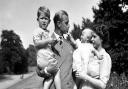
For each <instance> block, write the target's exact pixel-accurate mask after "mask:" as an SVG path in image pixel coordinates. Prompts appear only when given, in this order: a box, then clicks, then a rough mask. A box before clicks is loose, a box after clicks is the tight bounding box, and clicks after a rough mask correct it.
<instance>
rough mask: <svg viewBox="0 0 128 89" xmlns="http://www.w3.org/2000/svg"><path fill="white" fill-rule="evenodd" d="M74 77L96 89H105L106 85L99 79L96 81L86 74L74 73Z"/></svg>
mask: <svg viewBox="0 0 128 89" xmlns="http://www.w3.org/2000/svg"><path fill="white" fill-rule="evenodd" d="M76 77H78V78H80V79H82V80H84V81H88V82H90V83H91V84H92V85H93V86H94V87H96V88H98V89H105V87H106V84H105V83H104V82H103V81H102V80H100V79H96V78H92V77H91V76H89V75H87V74H86V73H84V72H83V73H82V72H78V71H77V72H76Z"/></svg>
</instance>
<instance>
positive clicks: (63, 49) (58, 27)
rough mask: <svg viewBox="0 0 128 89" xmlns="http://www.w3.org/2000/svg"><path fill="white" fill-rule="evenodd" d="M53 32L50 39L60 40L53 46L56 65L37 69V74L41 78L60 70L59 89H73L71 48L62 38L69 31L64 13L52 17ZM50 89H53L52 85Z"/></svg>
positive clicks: (67, 18) (59, 12)
mask: <svg viewBox="0 0 128 89" xmlns="http://www.w3.org/2000/svg"><path fill="white" fill-rule="evenodd" d="M53 20H54V25H55V31H54V33H53V34H52V37H54V38H56V39H60V41H59V42H57V43H56V44H55V46H54V48H55V51H54V53H55V57H56V59H57V61H58V64H57V66H56V64H55V65H54V63H51V64H49V66H48V67H47V69H45V70H39V69H38V68H37V74H38V75H39V76H42V77H47V76H48V75H47V73H48V74H49V73H54V72H56V71H57V70H58V67H59V68H60V78H61V89H73V83H74V82H73V78H72V61H73V60H72V52H73V48H72V46H71V44H70V43H69V41H67V39H65V38H64V37H63V35H64V34H66V33H67V32H68V30H69V17H68V14H67V12H66V11H64V10H60V11H58V12H57V13H56V14H55V16H54V19H53ZM51 89H55V88H54V86H53V85H52V87H51Z"/></svg>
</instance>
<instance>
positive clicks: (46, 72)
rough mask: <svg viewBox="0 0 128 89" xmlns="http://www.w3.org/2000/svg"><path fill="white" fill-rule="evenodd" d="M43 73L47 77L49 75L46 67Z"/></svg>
mask: <svg viewBox="0 0 128 89" xmlns="http://www.w3.org/2000/svg"><path fill="white" fill-rule="evenodd" d="M44 72H45V74H47V75H51V74H50V73H48V71H47V67H45V68H44Z"/></svg>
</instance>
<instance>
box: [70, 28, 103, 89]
mask: <svg viewBox="0 0 128 89" xmlns="http://www.w3.org/2000/svg"><path fill="white" fill-rule="evenodd" d="M92 33H93V31H92V30H91V29H89V28H86V29H84V30H83V31H82V35H81V42H80V40H77V41H74V39H73V38H72V37H71V35H70V40H71V42H72V43H73V44H75V45H76V47H77V49H76V50H75V51H74V53H73V72H74V73H75V71H81V72H84V73H87V65H88V62H89V59H90V57H91V56H94V55H95V56H97V57H98V58H99V59H101V58H102V57H101V56H100V54H99V53H98V51H97V50H96V49H95V48H94V47H93V45H92V44H91V38H92ZM75 81H76V85H75V86H74V89H77V88H78V87H79V86H80V84H82V80H80V79H77V78H76V79H75Z"/></svg>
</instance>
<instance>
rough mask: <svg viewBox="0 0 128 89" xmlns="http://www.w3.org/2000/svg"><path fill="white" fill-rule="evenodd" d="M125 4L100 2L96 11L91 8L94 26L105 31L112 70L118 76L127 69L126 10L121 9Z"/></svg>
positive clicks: (116, 0)
mask: <svg viewBox="0 0 128 89" xmlns="http://www.w3.org/2000/svg"><path fill="white" fill-rule="evenodd" d="M127 4H128V1H127V0H101V1H100V3H99V5H98V6H99V8H98V9H96V8H94V7H93V12H94V24H98V25H99V26H103V27H104V28H102V31H107V34H108V36H104V38H105V39H108V41H107V44H108V45H107V51H108V52H109V54H110V55H111V58H112V63H113V66H112V70H113V71H116V72H117V73H118V74H121V73H123V72H125V71H126V70H127V69H128V66H126V65H127V62H128V56H126V54H127V53H128V52H127V50H128V10H126V11H125V12H124V11H123V9H122V8H124V7H125V6H126V5H127ZM99 26H98V27H99Z"/></svg>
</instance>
